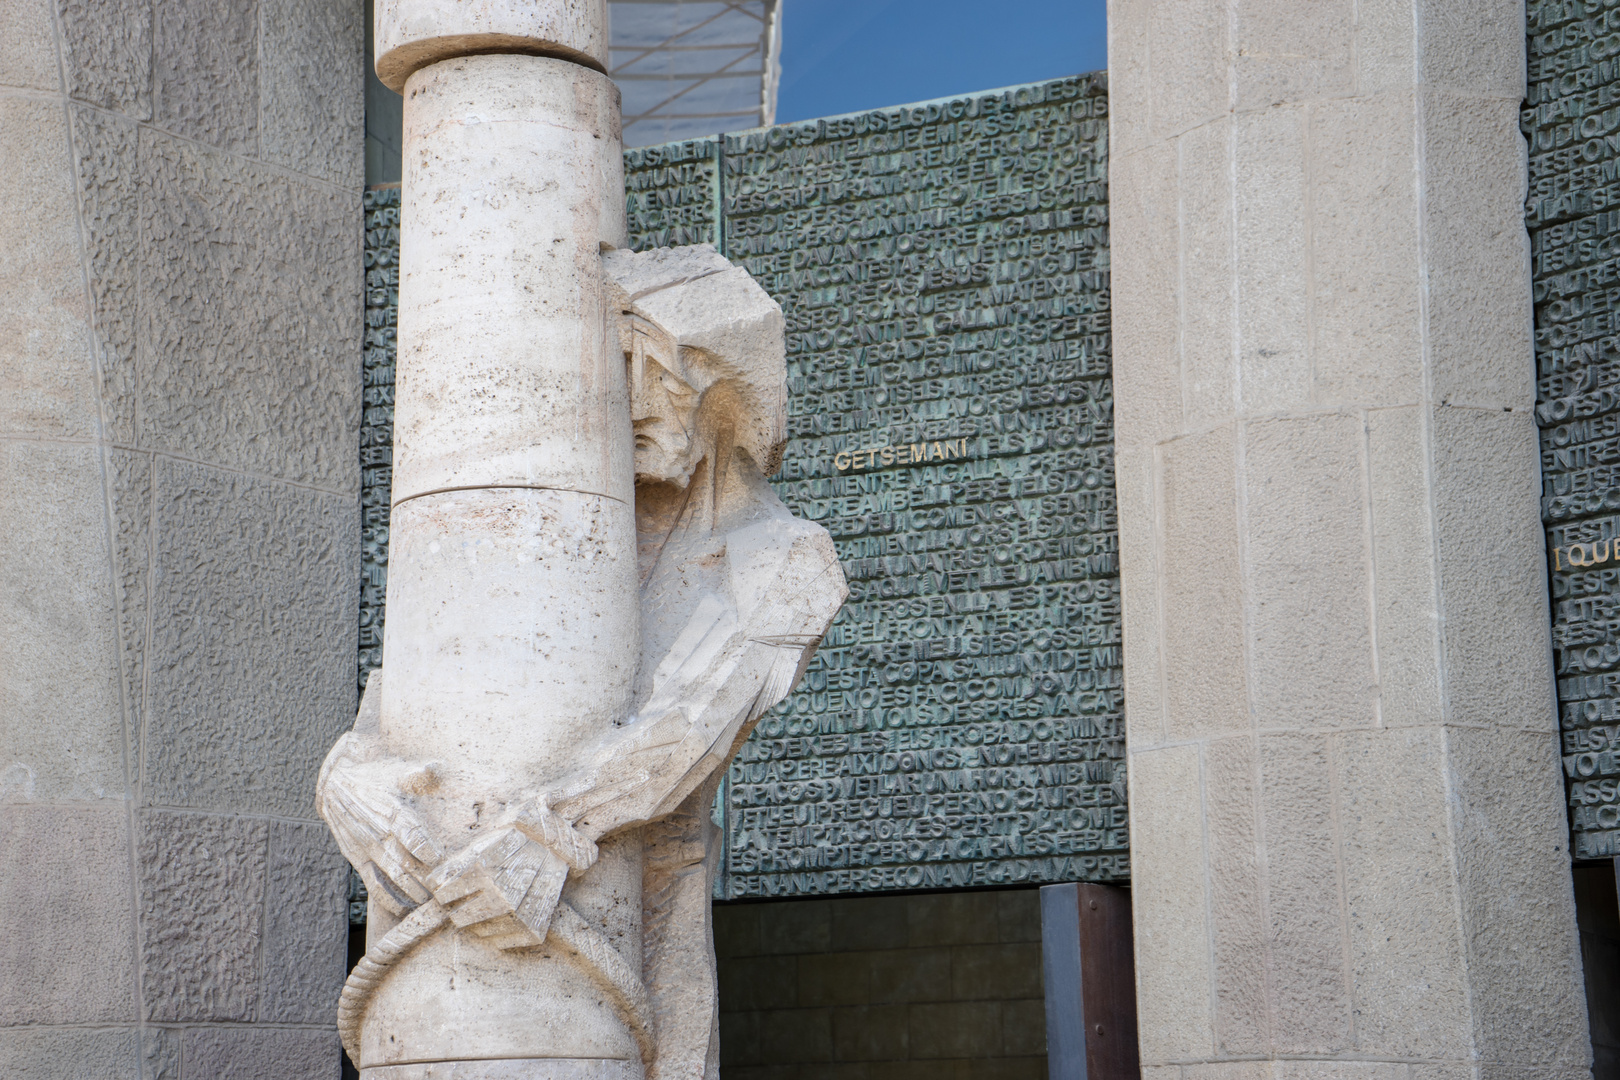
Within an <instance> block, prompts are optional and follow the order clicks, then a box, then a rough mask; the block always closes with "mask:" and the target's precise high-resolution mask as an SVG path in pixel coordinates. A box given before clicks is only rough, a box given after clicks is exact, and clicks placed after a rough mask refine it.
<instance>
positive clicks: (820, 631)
mask: <svg viewBox="0 0 1620 1080" xmlns="http://www.w3.org/2000/svg"><path fill="white" fill-rule="evenodd" d="M795 526H796V529H795V531H794V532H793V533H791V534H789V535H788V536H786V537H781V538H780V539H781V540H785V541H786V542H784V543H780V545H779V546H777V547H776V548H775V550H774V551H769V550H768V551H761V550H759V546H760V545H758V544H756V545H753V548H752V550H751V549H750V545H749V543H748V542H747V541H748V538H747V537H742V538H741V540H740V541H739V539H738V538H737V537H733V538H732V541H733V542H732V543H731V545H730V547H731V548H732V550H731V553H730V557H731V559H732V560H733V562H734V564H736V563H741V564H742V565H740V566H734V573H733V577H734V588H733V593H734V594H735V595H736V596H737V597H738V598H739V599H740V601H741V602H740V604H739V605H738V607H737V608H736V609H730V608H725V607H723V606H721V605H719V604H718V603H717V602H715V601H714V600H712V599H711V600H710V601H708V602H706V603H703V604H700V605H699V606H698V608H697V610H696V611H695V612H694V613H693V616H692V618H691V620H690V621H689V622H688V625H687V627H686V628H685V630H683V632H682V633H681V635H679V636H678V637H677V639H676V642H675V645H674V646H673V647H672V649H671V658H673V659H671V658H666V661H665V663H663V664H661V665H660V668H659V677H657V678H655V680H654V686H653V691H652V694H651V697H650V698H649V700H648V703H647V706H646V707H645V708H643V710H642V714H641V718H638V719H636V720H634V722H632V723H630V724H627V725H626V726H625V727H623V728H621V729H619V730H617V731H615V732H613V733H612V734H611V735H610V737H609V738H608V739H606V740H604V742H603V744H602V745H601V746H599V747H598V749H597V750H596V752H595V753H594V754H592V755H590V756H589V757H588V759H587V763H586V765H585V767H584V768H583V769H581V770H579V771H578V772H577V773H575V774H574V775H573V776H571V777H569V778H568V779H567V780H565V781H564V782H563V783H562V784H561V785H559V789H558V791H557V793H556V797H555V799H554V805H555V806H556V808H557V810H558V812H559V813H561V814H563V815H564V816H565V817H568V818H570V819H572V820H574V821H575V822H576V825H577V827H578V829H579V830H580V831H581V832H582V833H584V834H585V835H587V836H591V837H600V836H604V835H607V834H609V833H612V832H615V831H617V830H619V829H621V828H625V827H627V826H630V825H634V824H638V823H640V822H644V821H650V820H653V819H655V818H658V817H661V816H663V815H665V814H668V813H670V812H672V811H673V810H674V809H675V807H677V806H678V805H680V803H681V801H682V800H684V799H685V798H686V797H687V796H688V795H689V794H691V792H692V791H694V790H696V789H697V788H698V787H699V786H700V785H701V784H703V783H704V781H705V780H707V779H708V778H710V777H711V776H713V775H714V774H715V773H717V772H719V771H720V770H722V769H724V768H725V767H726V765H727V764H728V763H729V762H730V760H731V757H732V756H733V755H734V754H735V752H736V749H737V747H738V745H739V744H740V743H741V742H742V740H743V739H745V738H747V736H748V733H749V732H750V731H751V730H752V729H753V726H754V724H755V723H756V722H757V721H758V720H759V718H760V716H762V715H763V714H764V713H765V711H766V710H767V709H769V708H770V707H771V706H773V705H775V704H776V703H777V702H779V701H781V700H782V699H783V698H784V697H786V696H787V695H788V693H789V692H790V691H791V690H792V689H793V687H794V685H795V684H796V683H797V682H798V680H799V678H800V677H801V676H802V675H803V673H804V669H805V667H806V666H807V665H808V664H809V662H810V659H811V657H812V656H813V655H814V653H815V649H816V646H817V645H818V644H819V643H820V641H821V638H822V636H823V635H824V634H825V633H826V632H827V628H828V626H830V625H831V623H832V620H833V618H834V616H836V615H837V613H838V608H839V606H840V605H841V604H842V603H843V599H844V596H845V595H846V594H847V589H846V587H845V584H844V577H843V573H842V572H841V571H840V570H839V567H838V561H837V558H836V555H835V554H834V552H833V550H832V544H831V541H830V539H828V538H827V535H826V532H825V531H824V530H822V529H821V528H820V527H819V526H815V525H811V524H808V523H804V522H796V523H795ZM769 539H770V537H768V536H767V537H766V540H767V541H768V540H769ZM767 555H774V556H775V557H774V558H772V557H762V556H767ZM736 579H740V580H736Z"/></svg>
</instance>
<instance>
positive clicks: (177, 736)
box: [0, 0, 365, 1080]
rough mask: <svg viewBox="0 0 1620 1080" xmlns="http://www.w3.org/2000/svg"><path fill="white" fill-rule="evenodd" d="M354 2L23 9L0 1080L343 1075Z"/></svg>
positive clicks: (3, 8) (5, 426)
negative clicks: (333, 809)
mask: <svg viewBox="0 0 1620 1080" xmlns="http://www.w3.org/2000/svg"><path fill="white" fill-rule="evenodd" d="M362 9H363V4H362V3H361V2H360V0H335V2H331V3H327V2H325V0H321V2H319V3H311V2H309V0H258V2H256V3H230V4H219V3H215V2H213V0H162V2H161V3H144V2H143V3H128V2H121V0H83V2H78V0H76V2H72V3H68V2H65V0H64V2H55V0H4V2H0V1076H4V1077H6V1078H7V1080H48V1078H52V1077H63V1076H73V1077H96V1078H98V1080H100V1078H109V1080H111V1078H116V1080H139V1078H143V1077H144V1078H146V1080H160V1078H161V1080H205V1078H214V1077H225V1076H252V1077H255V1078H258V1080H337V1077H338V1073H339V1060H340V1058H339V1049H338V1037H337V1032H336V1029H335V1025H334V1022H333V1014H334V1012H335V1009H336V1006H337V1002H338V994H339V990H340V988H341V986H342V984H343V977H344V970H345V966H344V965H345V944H346V936H347V930H348V925H347V918H346V908H347V894H348V884H349V871H348V868H347V866H346V865H345V864H344V862H343V859H342V857H341V856H340V855H339V854H338V851H337V849H336V847H335V845H334V844H333V843H332V841H331V839H330V837H329V836H328V835H327V833H326V829H325V827H324V826H323V825H322V824H321V823H320V822H319V821H318V820H316V819H315V807H314V793H315V779H316V773H317V770H318V769H319V767H320V762H321V757H322V755H323V754H324V753H325V751H326V747H327V746H328V745H329V744H330V743H331V741H332V740H333V739H334V738H336V737H337V735H338V734H339V733H341V732H342V731H343V730H344V729H345V728H346V727H347V726H348V725H349V724H350V723H351V722H352V717H353V714H354V702H355V678H354V665H355V642H356V627H355V599H354V598H355V596H356V594H357V589H358V586H359V573H358V570H359V565H358V563H359V560H358V556H359V528H358V526H359V522H358V518H357V515H356V505H357V504H356V499H357V496H358V493H359V488H360V475H359V463H358V461H357V458H356V454H355V446H356V437H357V429H358V426H359V418H360V380H359V377H358V374H359V370H358V364H359V353H358V348H359V342H360V338H361V334H362V329H363V328H362V325H361V319H360V316H361V307H360V304H361V285H362V277H361V272H362V270H361V265H360V254H361V247H360V217H359V206H360V196H361V188H362V183H363V179H362V164H363V158H362V143H361V140H362V86H363V83H362V79H363V76H364V73H365V66H364V57H363V40H364V35H363V20H362Z"/></svg>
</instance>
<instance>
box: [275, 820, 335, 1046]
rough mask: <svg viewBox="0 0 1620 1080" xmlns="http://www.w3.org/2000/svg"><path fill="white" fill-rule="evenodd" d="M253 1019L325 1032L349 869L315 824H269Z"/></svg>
mask: <svg viewBox="0 0 1620 1080" xmlns="http://www.w3.org/2000/svg"><path fill="white" fill-rule="evenodd" d="M267 882H268V884H267V890H266V903H265V912H264V989H263V991H262V992H261V994H260V997H259V1019H260V1020H261V1021H264V1022H267V1023H277V1024H322V1025H325V1024H328V1023H330V1022H331V1019H332V1016H333V1014H334V1013H335V1011H336V1010H337V1000H338V991H339V989H341V988H342V986H343V976H344V974H345V973H346V971H347V960H348V940H349V937H348V931H349V905H348V900H349V864H348V863H346V862H344V861H343V856H342V855H340V854H339V853H338V850H337V846H336V845H335V844H333V843H332V837H331V835H330V834H329V833H328V832H327V831H326V828H325V827H324V826H323V825H321V824H320V823H319V822H310V823H308V824H293V823H291V822H283V821H273V822H271V823H270V857H269V870H268V878H267Z"/></svg>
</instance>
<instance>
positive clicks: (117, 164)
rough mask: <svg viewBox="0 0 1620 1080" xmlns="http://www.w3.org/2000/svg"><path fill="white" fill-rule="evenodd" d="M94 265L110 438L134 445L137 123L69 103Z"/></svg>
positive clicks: (94, 311)
mask: <svg viewBox="0 0 1620 1080" xmlns="http://www.w3.org/2000/svg"><path fill="white" fill-rule="evenodd" d="M70 112H71V114H72V117H73V142H74V149H75V150H76V151H77V153H78V158H79V161H78V167H79V198H80V212H81V215H82V217H81V223H82V233H83V238H84V246H85V254H86V256H87V262H88V264H89V276H90V298H91V329H92V332H93V333H94V335H95V341H96V344H97V347H98V348H97V352H98V354H99V355H98V356H97V366H98V368H99V375H100V387H101V410H102V423H103V425H104V427H103V432H104V437H105V438H106V439H108V440H109V441H111V442H114V443H119V444H122V445H125V446H131V445H134V443H135V439H136V434H135V411H136V407H137V404H138V401H139V394H138V391H137V388H136V385H135V378H136V375H135V372H136V363H135V342H136V336H137V335H136V327H137V324H138V321H139V316H138V308H137V282H138V281H139V274H140V271H139V266H140V261H141V237H140V213H139V207H138V199H139V176H138V166H137V160H136V153H137V151H136V143H137V138H138V137H137V133H136V132H137V128H136V125H135V123H134V122H133V121H129V120H125V119H123V118H121V117H117V116H111V115H108V114H107V113H104V112H101V111H100V110H97V109H86V108H81V107H79V106H76V105H75V106H70Z"/></svg>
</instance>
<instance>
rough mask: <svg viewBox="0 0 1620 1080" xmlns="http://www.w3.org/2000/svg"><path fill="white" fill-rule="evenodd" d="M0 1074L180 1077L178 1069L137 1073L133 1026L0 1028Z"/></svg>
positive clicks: (12, 1077) (21, 1077)
mask: <svg viewBox="0 0 1620 1080" xmlns="http://www.w3.org/2000/svg"><path fill="white" fill-rule="evenodd" d="M0 1076H4V1077H5V1078H6V1080H64V1078H71V1080H137V1078H138V1077H139V1078H142V1080H147V1078H150V1080H180V1075H179V1073H178V1072H175V1073H170V1074H168V1075H164V1074H163V1073H161V1072H151V1071H148V1072H147V1073H146V1074H145V1077H142V1073H141V1036H140V1033H139V1032H138V1031H136V1030H135V1029H134V1028H101V1029H84V1028H0Z"/></svg>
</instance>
